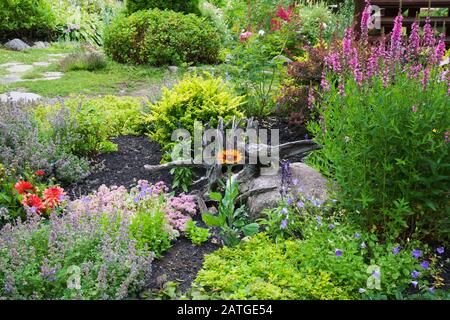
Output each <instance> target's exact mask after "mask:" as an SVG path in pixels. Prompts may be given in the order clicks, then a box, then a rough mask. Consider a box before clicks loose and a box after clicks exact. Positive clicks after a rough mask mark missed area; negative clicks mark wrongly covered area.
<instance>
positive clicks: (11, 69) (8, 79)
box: [0, 53, 67, 85]
mask: <svg viewBox="0 0 450 320" xmlns="http://www.w3.org/2000/svg"><path fill="white" fill-rule="evenodd" d="M66 55H67V54H65V53H49V54H48V55H47V57H48V58H49V59H48V60H47V61H37V62H33V63H32V64H25V63H21V62H8V63H4V64H0V70H1V69H3V70H5V71H6V72H7V73H8V74H6V75H4V76H0V85H2V84H3V85H5V84H11V83H16V82H21V81H41V80H58V79H60V78H61V77H62V76H63V75H64V74H63V73H62V72H44V73H43V74H42V77H41V78H35V79H22V76H23V75H24V74H25V73H27V72H29V71H31V70H33V68H35V67H48V66H49V65H50V64H51V63H53V62H58V61H60V59H62V58H64V57H65V56H66Z"/></svg>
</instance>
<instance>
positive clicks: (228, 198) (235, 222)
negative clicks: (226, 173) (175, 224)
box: [202, 177, 259, 247]
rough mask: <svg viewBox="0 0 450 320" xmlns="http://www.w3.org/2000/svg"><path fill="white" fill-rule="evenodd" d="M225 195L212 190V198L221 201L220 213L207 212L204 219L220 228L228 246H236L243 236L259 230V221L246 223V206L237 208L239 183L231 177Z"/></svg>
mask: <svg viewBox="0 0 450 320" xmlns="http://www.w3.org/2000/svg"><path fill="white" fill-rule="evenodd" d="M223 187H224V189H225V192H224V195H223V196H222V194H220V193H218V192H211V193H210V194H209V197H210V198H211V200H214V201H217V202H218V203H219V212H218V215H213V214H210V213H205V214H203V215H202V219H203V221H204V222H205V223H206V224H207V225H208V226H210V227H218V228H220V234H221V236H222V240H223V242H224V243H225V245H226V246H231V247H232V246H236V245H238V244H239V243H240V242H241V239H242V236H245V237H249V236H252V235H254V234H256V233H258V232H259V225H258V224H257V223H250V224H247V223H246V212H245V207H244V206H240V207H237V208H236V204H235V202H236V198H237V197H238V195H239V186H238V183H237V182H236V181H235V180H233V179H232V178H231V177H230V178H228V179H227V182H226V185H224V186H223Z"/></svg>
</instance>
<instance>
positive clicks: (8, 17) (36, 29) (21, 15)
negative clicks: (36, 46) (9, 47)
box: [0, 0, 57, 39]
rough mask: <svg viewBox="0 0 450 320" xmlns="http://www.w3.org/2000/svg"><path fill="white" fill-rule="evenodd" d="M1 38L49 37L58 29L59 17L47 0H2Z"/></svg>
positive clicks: (0, 16) (0, 15) (0, 8)
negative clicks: (57, 17)
mask: <svg viewBox="0 0 450 320" xmlns="http://www.w3.org/2000/svg"><path fill="white" fill-rule="evenodd" d="M0 21H2V23H1V25H0V38H4V39H7V38H11V37H30V38H31V37H44V38H49V37H51V36H52V34H53V33H54V32H55V31H56V29H57V19H56V16H55V14H54V12H53V11H52V8H51V5H50V3H49V2H48V1H46V0H11V1H1V2H0Z"/></svg>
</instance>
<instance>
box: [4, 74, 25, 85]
mask: <svg viewBox="0 0 450 320" xmlns="http://www.w3.org/2000/svg"><path fill="white" fill-rule="evenodd" d="M19 81H22V79H21V78H20V76H19V75H16V74H8V75H6V76H3V77H0V84H10V83H14V82H19Z"/></svg>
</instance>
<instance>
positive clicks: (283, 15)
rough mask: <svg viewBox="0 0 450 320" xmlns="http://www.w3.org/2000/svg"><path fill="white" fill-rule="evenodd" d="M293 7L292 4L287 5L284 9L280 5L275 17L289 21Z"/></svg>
mask: <svg viewBox="0 0 450 320" xmlns="http://www.w3.org/2000/svg"><path fill="white" fill-rule="evenodd" d="M293 9H294V7H293V6H292V5H291V6H289V7H288V9H287V10H285V9H284V8H283V7H282V6H279V7H278V10H277V17H278V18H280V19H281V20H284V21H286V22H290V21H291V17H292V10H293Z"/></svg>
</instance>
